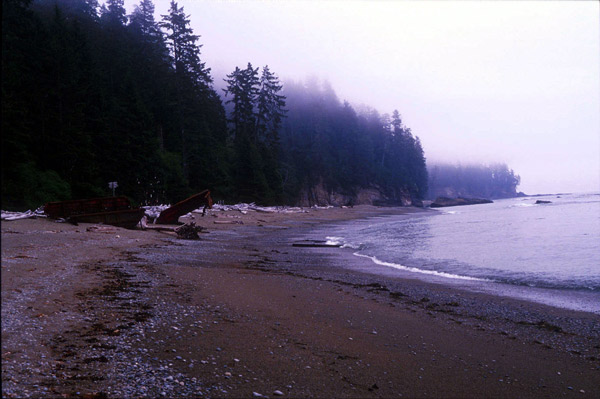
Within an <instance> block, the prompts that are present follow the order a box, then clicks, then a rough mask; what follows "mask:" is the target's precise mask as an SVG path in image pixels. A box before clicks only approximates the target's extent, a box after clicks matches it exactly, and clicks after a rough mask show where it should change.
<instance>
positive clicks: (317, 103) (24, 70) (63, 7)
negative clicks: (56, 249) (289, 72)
mask: <svg viewBox="0 0 600 399" xmlns="http://www.w3.org/2000/svg"><path fill="white" fill-rule="evenodd" d="M2 5H3V12H2V122H1V123H2V131H3V134H2V160H1V162H2V171H1V173H2V176H1V177H2V207H3V209H10V208H14V209H18V208H34V207H37V206H39V205H42V204H43V203H45V202H47V201H56V200H65V199H71V198H89V197H96V196H105V195H110V190H109V188H108V182H111V181H117V182H118V185H119V187H118V189H117V193H122V194H125V195H127V196H128V197H130V198H131V199H132V200H133V201H134V202H135V203H137V204H152V203H173V202H175V201H178V200H181V199H183V198H185V197H187V196H188V195H190V194H193V193H194V192H198V191H200V190H202V189H205V188H209V189H211V191H212V192H213V194H214V197H215V198H216V199H224V200H227V201H255V202H258V203H262V204H284V203H285V204H293V203H296V202H297V201H298V199H299V197H300V195H301V193H303V192H306V191H310V189H311V188H312V187H314V186H316V185H318V184H321V185H323V186H324V187H326V188H327V189H328V190H331V191H338V192H343V193H347V194H349V195H352V194H353V193H356V192H357V190H359V189H360V188H365V187H376V188H377V189H378V190H381V191H382V192H383V193H385V195H386V196H387V197H388V198H389V199H390V201H391V202H393V201H395V200H397V199H398V198H399V197H400V196H403V195H404V196H406V195H409V196H411V197H413V198H423V197H424V195H425V193H426V191H427V169H426V166H425V157H424V153H423V148H422V146H421V143H420V141H419V139H418V137H415V136H414V135H413V134H412V132H411V130H410V128H408V127H406V126H404V124H403V123H402V119H401V116H400V114H399V113H398V112H397V111H395V112H394V113H393V114H392V115H391V116H389V115H387V114H384V115H380V114H379V113H378V112H377V111H376V110H372V109H366V110H360V112H357V111H355V110H354V108H353V107H352V106H350V104H348V103H347V102H341V101H339V100H338V98H337V96H336V95H335V93H334V91H333V89H332V88H331V87H330V86H329V85H327V84H321V83H318V82H316V81H312V80H309V81H307V82H286V84H285V85H284V84H283V83H282V82H280V80H279V78H278V77H277V75H276V74H275V73H274V72H273V71H271V69H270V68H269V67H268V66H264V67H262V68H256V67H254V66H252V64H251V63H248V64H247V66H246V67H241V68H240V67H236V68H235V70H234V71H232V72H231V73H230V74H229V75H227V77H226V79H225V82H224V83H225V88H224V90H222V92H219V90H217V89H216V88H215V86H216V85H215V82H214V79H213V76H212V73H211V69H210V68H209V67H208V66H207V65H206V64H205V63H204V62H203V60H202V52H201V48H202V45H201V44H200V36H199V35H197V34H195V33H194V31H193V29H192V28H191V25H190V16H189V15H186V14H185V11H184V9H183V7H180V6H179V5H178V4H177V2H175V1H172V2H171V3H170V8H169V10H168V12H167V13H166V14H165V15H161V16H160V18H155V10H154V4H153V3H152V1H151V0H141V1H140V2H139V4H137V5H136V6H135V7H134V9H133V11H132V12H131V13H130V14H127V12H126V10H125V8H124V4H123V0H107V1H106V2H105V3H104V4H102V5H99V3H98V2H97V1H96V0H36V1H30V0H3V3H2ZM226 110H227V111H226Z"/></svg>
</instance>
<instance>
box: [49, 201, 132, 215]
mask: <svg viewBox="0 0 600 399" xmlns="http://www.w3.org/2000/svg"><path fill="white" fill-rule="evenodd" d="M126 209H131V203H130V202H129V199H128V198H127V197H105V198H90V199H81V200H70V201H59V202H48V203H47V204H46V205H44V212H45V213H46V215H48V216H49V217H51V218H53V219H60V218H68V217H70V216H74V215H81V214H88V213H99V212H112V211H120V210H126Z"/></svg>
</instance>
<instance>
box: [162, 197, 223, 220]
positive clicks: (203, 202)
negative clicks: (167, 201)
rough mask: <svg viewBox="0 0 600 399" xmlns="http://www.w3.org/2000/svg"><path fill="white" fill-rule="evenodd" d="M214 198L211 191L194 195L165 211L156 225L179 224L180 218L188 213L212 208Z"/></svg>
mask: <svg viewBox="0 0 600 399" xmlns="http://www.w3.org/2000/svg"><path fill="white" fill-rule="evenodd" d="M212 204H213V202H212V198H211V197H210V191H209V190H204V191H202V192H200V193H198V194H196V195H192V196H191V197H189V198H186V199H184V200H183V201H179V202H178V203H176V204H175V205H173V206H172V207H170V208H167V209H165V210H164V211H162V212H161V213H160V215H159V216H158V219H156V223H158V224H179V217H180V216H183V215H185V214H186V213H188V212H191V211H193V210H194V209H198V208H200V207H202V206H205V207H206V208H212Z"/></svg>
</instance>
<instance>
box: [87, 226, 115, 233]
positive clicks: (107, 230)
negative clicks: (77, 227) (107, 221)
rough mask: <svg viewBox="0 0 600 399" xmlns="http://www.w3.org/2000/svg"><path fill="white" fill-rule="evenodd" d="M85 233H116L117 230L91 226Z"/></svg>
mask: <svg viewBox="0 0 600 399" xmlns="http://www.w3.org/2000/svg"><path fill="white" fill-rule="evenodd" d="M85 231H87V232H98V233H114V232H115V229H114V227H108V226H102V225H95V226H90V227H88V228H86V229H85Z"/></svg>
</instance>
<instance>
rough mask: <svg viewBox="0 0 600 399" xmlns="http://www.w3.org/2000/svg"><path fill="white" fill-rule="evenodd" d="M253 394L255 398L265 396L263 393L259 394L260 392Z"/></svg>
mask: <svg viewBox="0 0 600 399" xmlns="http://www.w3.org/2000/svg"><path fill="white" fill-rule="evenodd" d="M252 396H253V397H255V398H262V397H263V396H262V395H261V394H259V393H258V392H252Z"/></svg>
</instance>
